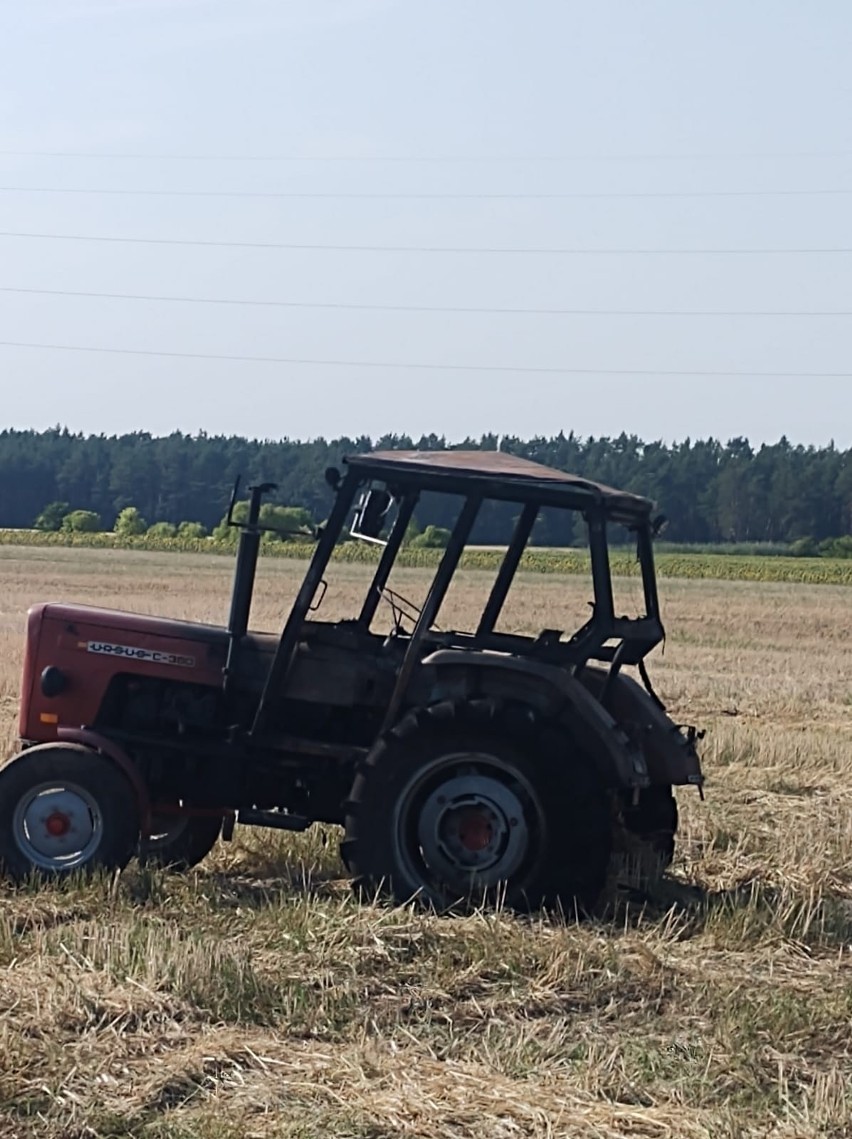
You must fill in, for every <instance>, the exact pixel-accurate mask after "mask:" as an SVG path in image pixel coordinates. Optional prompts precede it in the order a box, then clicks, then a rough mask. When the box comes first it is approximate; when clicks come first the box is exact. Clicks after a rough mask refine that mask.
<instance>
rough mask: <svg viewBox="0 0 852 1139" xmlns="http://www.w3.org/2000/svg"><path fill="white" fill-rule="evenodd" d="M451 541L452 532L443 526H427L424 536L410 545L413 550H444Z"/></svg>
mask: <svg viewBox="0 0 852 1139" xmlns="http://www.w3.org/2000/svg"><path fill="white" fill-rule="evenodd" d="M449 540H450V531H449V530H447V529H445V528H444V527H443V526H427V527H426V529H425V530H424V531H423V533H422V534H418V535H417V537H416V538H412V539H411V541H410V542H409V543H408V545H409V547H410V548H411V549H412V550H443V549H445V548H446V545H447V543H448V542H449Z"/></svg>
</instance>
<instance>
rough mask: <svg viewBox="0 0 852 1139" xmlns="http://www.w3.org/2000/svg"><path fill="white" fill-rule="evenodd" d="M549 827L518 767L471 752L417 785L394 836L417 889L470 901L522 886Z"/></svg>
mask: <svg viewBox="0 0 852 1139" xmlns="http://www.w3.org/2000/svg"><path fill="white" fill-rule="evenodd" d="M543 827H544V821H543V812H542V810H541V805H540V803H539V801H538V798H537V796H536V795H535V793H534V791H533V789H532V787H531V786H530V784H529V783H528V781H527V780H526V779H525V778H524V777H523V776H522V775H521V773H520V772H519V771H518V770H517V769H516V768H515V767H513V766H512V765H511V764H508V763H506V762H505V761H503V760H501V759H499V758H498V757H496V756H494V755H486V754H482V753H477V752H465V753H460V754H456V755H448V756H443V757H441V759H439V760H437V761H436V762H434V763H432V764H429V765H428V766H427V768H426V769H425V770H424V771H422V772H419V773H418V775H417V776H416V777H415V778H414V779H413V780H412V781H411V783H410V784H409V786H408V787H407V788H406V790H405V792H404V793H403V795H402V796H401V797H400V800H399V806H398V809H397V811H396V818H395V825H394V834H395V841H396V846H397V853H398V856H399V858H400V861H401V862H402V864H403V865H404V866H405V868H406V870H407V871H408V873H409V874H410V875H411V877H412V878H413V880H414V881H415V882H422V883H423V884H424V885H425V886H427V888H428V887H429V886H430V885H431V886H433V887H434V886H437V887H438V888H439V889H441V890H442V892H444V891H446V890H449V891H450V892H453V893H455V894H456V895H466V894H475V893H476V892H478V891H486V890H490V889H493V888H494V887H496V886H499V885H500V884H501V883H506V882H509V881H510V880H514V881H517V880H518V878H519V877H520V876H522V875H523V874H524V872H525V870H526V869H528V867H529V864H530V862H531V861H532V858H533V855H534V853H535V851H534V848H535V847H539V846H540V841H541V838H542V837H543Z"/></svg>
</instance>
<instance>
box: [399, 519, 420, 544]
mask: <svg viewBox="0 0 852 1139" xmlns="http://www.w3.org/2000/svg"><path fill="white" fill-rule="evenodd" d="M421 533H422V531H421V529H420V527H419V525H418V523H417V519H416V518H412V519H411V521H410V522H409V523H408V525H407V526H406V528H405V537H404V538H403V539H402V544H403V546H410V545H411V543H412V542H413V541H414V539H415V538H419V537H420V534H421Z"/></svg>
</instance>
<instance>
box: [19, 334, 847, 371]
mask: <svg viewBox="0 0 852 1139" xmlns="http://www.w3.org/2000/svg"><path fill="white" fill-rule="evenodd" d="M0 347H2V348H35V349H46V350H49V351H52V352H94V353H105V354H107V355H115V356H155V357H158V358H168V359H176V360H224V361H229V362H232V363H252V364H291V365H298V366H308V367H322V368H381V369H386V370H387V369H390V370H396V369H398V370H414V371H425V372H502V373H508V374H512V375H546V376H719V377H740V376H760V377H765V378H767V379H781V378H783V379H788V378H793V379H803V380H804V379H839V380H840V379H842V380H845V379H852V372H786V371H781V372H775V371H769V372H754V371H740V370H733V371H719V370H714V369H700V368H692V369H681V368H549V367H541V366H540V365H530V366H526V367H525V366H523V365H520V364H511V365H510V364H429V363H422V362H421V363H418V362H412V361H389V360H317V359H313V358H307V357H300V356H244V355H240V354H226V353H219V352H168V351H159V350H157V349H153V348H107V347H103V346H101V345H91V344H46V343H34V342H31V341H24V340H0Z"/></svg>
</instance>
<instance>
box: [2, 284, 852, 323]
mask: <svg viewBox="0 0 852 1139" xmlns="http://www.w3.org/2000/svg"><path fill="white" fill-rule="evenodd" d="M0 293H14V294H18V295H23V296H39V297H82V298H89V299H97V300H114V301H155V302H166V303H177V304H194V305H234V306H238V307H246V308H297V309H343V310H353V311H357V312H403V313H405V312H431V313H473V314H481V315H499V316H660V317H680V316H683V317H713V316H721V317H741V316H742V317H772V316H776V317H777V316H783V317H840V316H852V309H822V310H807V309H630V308H524V307H500V306H495V307H489V306H484V305H389V304H366V303H361V302H348V301H277V300H255V299H251V298H250V299H245V300H241V299H239V298H234V297H186V296H169V295H163V294H159V293H103V292H92V291H84V290H79V289H27V288H21V287H18V286H11V285H0Z"/></svg>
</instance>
